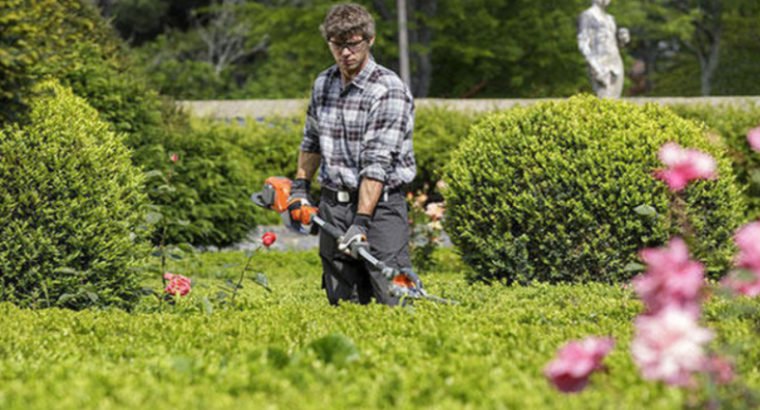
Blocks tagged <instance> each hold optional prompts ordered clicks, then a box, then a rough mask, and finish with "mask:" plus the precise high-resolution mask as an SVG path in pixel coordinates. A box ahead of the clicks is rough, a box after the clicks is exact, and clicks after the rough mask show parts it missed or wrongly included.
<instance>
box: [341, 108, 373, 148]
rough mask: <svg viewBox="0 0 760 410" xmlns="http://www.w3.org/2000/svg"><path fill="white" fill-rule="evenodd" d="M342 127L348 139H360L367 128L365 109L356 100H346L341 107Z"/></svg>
mask: <svg viewBox="0 0 760 410" xmlns="http://www.w3.org/2000/svg"><path fill="white" fill-rule="evenodd" d="M341 114H342V120H343V128H344V130H345V132H346V136H347V137H348V140H349V141H361V139H362V136H364V133H365V132H366V130H367V110H366V109H364V104H363V103H362V102H361V101H357V100H348V101H346V104H344V106H343V108H342V109H341Z"/></svg>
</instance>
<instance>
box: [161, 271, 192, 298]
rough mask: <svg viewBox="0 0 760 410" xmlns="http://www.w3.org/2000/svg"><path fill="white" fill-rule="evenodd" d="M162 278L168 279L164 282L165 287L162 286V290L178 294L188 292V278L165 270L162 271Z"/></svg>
mask: <svg viewBox="0 0 760 410" xmlns="http://www.w3.org/2000/svg"><path fill="white" fill-rule="evenodd" d="M164 279H166V280H167V281H168V282H167V283H166V288H164V292H166V293H168V294H170V295H179V296H185V295H187V294H188V293H190V282H191V281H190V279H189V278H187V277H184V276H182V275H175V274H173V273H169V272H166V273H164Z"/></svg>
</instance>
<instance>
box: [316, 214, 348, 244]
mask: <svg viewBox="0 0 760 410" xmlns="http://www.w3.org/2000/svg"><path fill="white" fill-rule="evenodd" d="M312 221H313V222H314V223H315V224H317V225H319V229H321V230H323V231H325V232H327V234H328V235H330V236H332V237H333V238H334V239H339V238H340V237H341V236H343V234H344V232H341V230H340V229H338V228H337V227H336V226H335V225H333V224H331V223H327V222H326V221H325V220H324V219H322V218H319V217H314V218H313V219H312Z"/></svg>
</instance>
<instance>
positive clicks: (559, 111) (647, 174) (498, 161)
mask: <svg viewBox="0 0 760 410" xmlns="http://www.w3.org/2000/svg"><path fill="white" fill-rule="evenodd" d="M667 141H676V142H678V143H679V144H681V145H683V146H687V147H693V148H697V149H700V150H703V151H706V152H708V153H710V154H712V155H713V156H715V157H716V158H717V160H718V164H719V175H720V177H719V178H718V179H717V180H715V181H707V182H705V181H700V182H697V183H694V184H692V185H690V186H689V187H688V188H687V189H686V190H685V191H684V197H685V200H686V203H687V207H686V208H687V214H688V218H689V222H690V224H691V226H692V228H693V229H694V232H695V233H696V237H697V243H696V244H695V246H694V247H693V248H692V251H693V253H694V255H695V257H697V258H699V259H700V260H702V261H704V262H705V263H706V265H707V268H708V270H709V274H710V276H711V277H713V278H717V277H719V276H721V274H722V273H723V272H724V271H725V270H726V269H727V268H728V267H729V266H730V264H731V258H732V254H733V250H734V249H733V245H732V242H731V237H732V234H733V231H734V229H735V228H736V227H737V226H738V225H739V224H740V223H741V222H742V221H743V218H744V216H743V214H744V211H745V207H744V201H743V198H742V196H741V193H740V190H739V188H738V186H737V184H736V181H735V177H734V176H733V172H732V170H731V166H730V162H729V160H728V159H727V158H726V156H725V154H724V153H723V151H722V150H721V148H720V147H719V146H715V145H713V144H711V143H710V142H709V141H708V139H707V138H705V135H704V132H703V130H702V129H701V128H699V127H698V126H697V125H696V124H694V123H692V122H690V121H687V120H684V119H681V118H680V117H678V116H676V115H675V114H673V113H672V112H671V111H669V110H668V109H666V108H662V107H660V106H657V105H653V104H649V105H646V106H644V107H640V106H636V105H633V104H629V103H622V102H613V101H604V100H599V99H597V98H595V97H592V96H579V97H573V98H570V99H569V100H566V101H562V102H547V103H539V104H536V105H534V106H531V107H528V108H515V109H512V110H510V111H507V112H503V113H497V114H493V115H490V116H488V117H486V118H485V119H483V120H482V121H480V122H479V123H478V124H477V125H475V126H473V128H472V130H471V132H470V135H469V137H468V138H467V139H466V140H465V142H463V143H462V144H461V145H460V148H459V149H458V150H457V152H456V153H454V154H453V156H452V160H451V162H450V164H449V165H447V167H446V168H445V172H444V180H445V181H446V182H447V183H448V185H449V190H448V191H447V192H446V201H447V215H446V219H445V222H444V224H445V227H446V231H447V232H448V233H449V235H450V236H451V237H452V240H453V242H454V243H455V244H456V245H457V246H458V247H459V249H460V250H461V252H462V255H463V258H464V260H465V261H466V262H467V263H468V264H469V265H471V266H472V267H473V268H474V271H475V272H476V273H475V274H474V275H475V276H473V277H472V279H480V280H486V281H505V282H507V283H510V282H519V283H527V282H530V281H532V280H545V281H551V282H561V281H578V282H585V281H604V282H617V281H624V280H628V279H630V278H631V276H632V275H633V274H634V272H630V271H626V270H625V267H626V266H627V265H628V264H629V263H630V262H635V261H637V252H638V250H639V249H641V248H643V247H646V246H656V245H662V244H663V243H665V241H666V240H667V239H668V238H669V237H670V236H671V235H673V234H675V233H676V232H677V225H676V224H674V223H670V220H669V218H668V214H669V209H670V202H669V197H670V195H669V192H668V190H667V188H666V186H665V184H663V183H662V182H660V181H657V180H655V179H654V178H653V177H652V175H651V173H652V171H653V170H655V169H657V168H661V167H662V165H661V164H660V162H659V160H658V159H657V152H658V150H659V148H660V146H661V145H662V144H664V143H665V142H667ZM641 205H648V206H651V207H653V208H654V209H655V210H656V212H657V215H655V216H644V215H638V214H637V213H636V212H635V211H634V210H635V209H636V208H637V207H639V206H641Z"/></svg>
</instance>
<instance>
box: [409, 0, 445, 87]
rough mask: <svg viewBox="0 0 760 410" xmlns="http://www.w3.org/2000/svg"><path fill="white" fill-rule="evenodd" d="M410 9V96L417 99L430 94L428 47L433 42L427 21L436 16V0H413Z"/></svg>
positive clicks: (431, 30) (430, 72)
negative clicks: (411, 67) (411, 12)
mask: <svg viewBox="0 0 760 410" xmlns="http://www.w3.org/2000/svg"><path fill="white" fill-rule="evenodd" d="M412 8H413V10H414V14H413V16H414V17H413V19H412V21H413V24H414V25H413V27H414V30H411V31H410V33H409V39H410V43H411V44H412V45H413V47H412V50H413V51H412V62H413V69H412V94H414V96H415V97H418V98H425V97H427V96H428V93H429V92H430V83H431V81H432V77H433V63H432V61H431V45H430V44H431V42H432V40H433V29H432V28H431V27H430V25H429V21H430V20H431V19H432V18H434V17H435V15H436V12H437V10H438V0H413V1H412Z"/></svg>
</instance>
